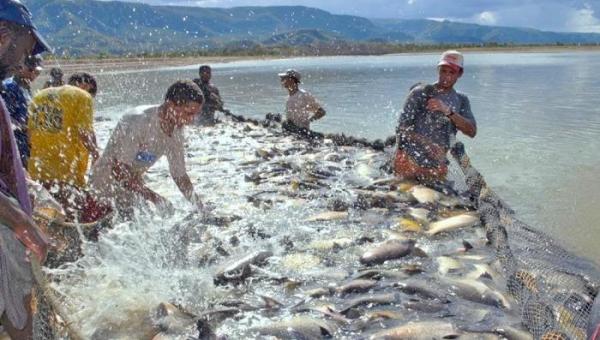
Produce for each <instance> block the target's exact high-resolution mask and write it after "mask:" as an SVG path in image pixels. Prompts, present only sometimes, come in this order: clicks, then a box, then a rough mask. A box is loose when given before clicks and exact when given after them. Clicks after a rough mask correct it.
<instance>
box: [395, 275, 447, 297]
mask: <svg viewBox="0 0 600 340" xmlns="http://www.w3.org/2000/svg"><path fill="white" fill-rule="evenodd" d="M394 287H396V288H398V290H400V291H402V292H403V293H405V294H410V295H418V296H420V297H423V298H426V299H432V300H438V301H440V302H448V299H446V297H445V295H444V293H443V292H441V291H436V290H435V287H436V286H435V284H434V283H432V282H427V281H425V280H418V279H410V280H405V281H401V282H397V283H395V284H394Z"/></svg>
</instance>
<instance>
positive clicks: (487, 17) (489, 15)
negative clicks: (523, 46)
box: [475, 11, 498, 25]
mask: <svg viewBox="0 0 600 340" xmlns="http://www.w3.org/2000/svg"><path fill="white" fill-rule="evenodd" d="M475 22H477V23H478V24H481V25H496V24H497V23H498V18H497V17H496V14H495V13H494V12H490V11H484V12H481V13H479V14H478V15H476V16H475Z"/></svg>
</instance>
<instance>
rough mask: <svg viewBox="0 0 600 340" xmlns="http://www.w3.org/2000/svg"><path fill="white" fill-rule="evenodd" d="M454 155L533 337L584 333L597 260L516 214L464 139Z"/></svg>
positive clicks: (572, 336) (596, 278)
mask: <svg viewBox="0 0 600 340" xmlns="http://www.w3.org/2000/svg"><path fill="white" fill-rule="evenodd" d="M453 155H454V157H455V159H456V160H457V162H458V164H459V165H460V169H461V170H462V173H463V174H464V179H465V182H466V184H467V185H466V188H467V190H468V191H469V192H470V193H471V194H472V195H473V197H475V199H476V202H477V207H478V211H479V213H480V215H481V218H482V221H483V223H484V226H485V228H486V233H487V238H488V241H489V244H490V246H491V247H492V248H493V249H494V251H495V254H496V258H497V260H498V261H499V262H500V264H501V266H502V269H503V271H504V275H505V277H506V281H507V287H506V289H507V291H508V292H509V293H510V294H511V295H512V296H513V297H514V298H515V299H516V300H517V302H518V303H519V306H520V313H521V320H522V324H523V326H525V328H526V329H527V330H529V331H530V332H531V334H533V336H534V337H535V338H536V339H586V338H588V333H590V329H591V328H593V327H594V326H595V325H593V324H592V321H593V320H590V316H591V310H592V306H593V304H594V299H595V298H596V296H597V294H598V286H599V284H600V273H599V271H598V268H597V267H596V265H595V264H593V263H591V262H589V261H586V260H584V259H582V258H580V257H577V256H575V255H573V254H571V253H570V252H568V251H566V250H565V249H564V248H562V247H561V246H560V245H559V244H557V242H556V241H554V240H553V239H552V238H551V237H549V236H548V235H546V234H544V233H543V232H540V231H539V230H534V229H532V228H531V227H530V226H528V225H527V224H525V223H523V222H521V221H520V220H519V219H517V218H516V217H515V213H514V211H513V210H512V209H510V207H509V206H508V205H507V204H506V203H505V202H503V201H502V199H501V198H500V197H498V195H497V194H496V193H495V192H493V191H492V190H491V189H490V188H489V187H488V186H487V184H486V183H485V180H484V178H483V176H481V174H480V173H479V172H478V171H477V170H476V169H475V168H474V167H472V166H471V164H470V161H469V158H468V156H467V155H466V154H465V152H464V147H463V146H462V144H460V143H457V144H456V145H455V147H454V149H453Z"/></svg>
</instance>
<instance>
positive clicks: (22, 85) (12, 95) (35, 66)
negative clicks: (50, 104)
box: [2, 55, 42, 167]
mask: <svg viewBox="0 0 600 340" xmlns="http://www.w3.org/2000/svg"><path fill="white" fill-rule="evenodd" d="M41 71H42V57H41V56H40V55H35V56H28V57H27V58H25V62H24V65H23V67H22V68H21V69H20V70H19V72H18V73H17V74H16V75H15V76H14V77H12V78H9V79H6V80H4V91H2V98H3V99H4V102H5V104H6V108H7V109H8V112H9V113H10V118H11V120H12V123H13V129H14V133H15V138H16V140H17V148H18V149H19V153H20V154H21V162H22V163H23V166H24V167H27V160H28V159H29V138H28V137H27V119H28V117H29V113H28V111H27V107H28V106H29V103H31V83H32V82H33V81H34V80H35V79H36V78H37V77H38V76H39V75H40V72H41Z"/></svg>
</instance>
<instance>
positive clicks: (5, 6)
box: [0, 0, 52, 55]
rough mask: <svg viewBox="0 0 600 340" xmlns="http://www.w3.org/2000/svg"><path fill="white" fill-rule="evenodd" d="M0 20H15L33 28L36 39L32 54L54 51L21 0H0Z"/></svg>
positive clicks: (32, 31)
mask: <svg viewBox="0 0 600 340" xmlns="http://www.w3.org/2000/svg"><path fill="white" fill-rule="evenodd" d="M0 20H5V21H10V22H14V23H15V24H18V25H22V26H25V27H27V28H29V29H30V30H31V33H32V34H33V36H34V37H35V40H36V41H35V46H33V51H31V54H34V55H35V54H39V53H42V52H52V48H51V47H50V45H48V43H47V42H46V40H44V38H42V36H41V35H40V32H38V29H37V27H35V25H34V24H33V21H32V17H31V12H29V10H28V9H27V7H25V5H24V4H22V3H21V2H20V1H19V0H0Z"/></svg>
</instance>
